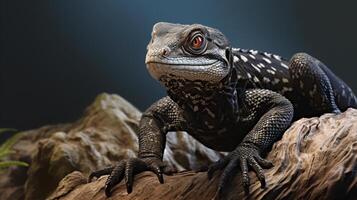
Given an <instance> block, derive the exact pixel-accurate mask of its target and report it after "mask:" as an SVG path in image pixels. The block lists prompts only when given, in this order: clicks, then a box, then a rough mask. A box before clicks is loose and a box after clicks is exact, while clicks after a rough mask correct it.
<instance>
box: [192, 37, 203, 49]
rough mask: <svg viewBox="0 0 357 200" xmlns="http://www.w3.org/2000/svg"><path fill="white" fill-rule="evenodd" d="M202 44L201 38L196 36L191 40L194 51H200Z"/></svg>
mask: <svg viewBox="0 0 357 200" xmlns="http://www.w3.org/2000/svg"><path fill="white" fill-rule="evenodd" d="M202 44H203V37H202V36H199V35H198V36H196V37H195V38H193V40H192V48H194V49H200V48H201V47H202Z"/></svg>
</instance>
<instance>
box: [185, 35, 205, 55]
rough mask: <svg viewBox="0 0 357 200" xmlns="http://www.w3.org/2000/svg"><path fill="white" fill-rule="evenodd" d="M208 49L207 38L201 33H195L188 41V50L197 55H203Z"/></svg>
mask: <svg viewBox="0 0 357 200" xmlns="http://www.w3.org/2000/svg"><path fill="white" fill-rule="evenodd" d="M206 47H207V42H206V38H205V37H204V35H203V34H202V33H201V32H198V31H196V32H193V34H191V37H190V38H189V40H188V43H187V47H186V49H187V50H188V51H189V52H190V53H192V54H195V55H199V54H202V53H203V52H204V51H205V50H206Z"/></svg>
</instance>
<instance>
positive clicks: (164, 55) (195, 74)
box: [145, 22, 232, 84]
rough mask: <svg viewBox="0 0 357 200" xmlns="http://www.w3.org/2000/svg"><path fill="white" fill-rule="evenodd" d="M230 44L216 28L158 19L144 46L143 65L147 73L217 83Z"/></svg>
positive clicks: (223, 72) (224, 68) (225, 69)
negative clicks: (144, 58) (172, 22)
mask: <svg viewBox="0 0 357 200" xmlns="http://www.w3.org/2000/svg"><path fill="white" fill-rule="evenodd" d="M231 58H232V55H231V48H230V45H229V42H228V40H227V39H226V37H225V36H224V35H223V34H222V33H221V32H220V31H218V30H217V29H214V28H210V27H207V26H203V25H200V24H192V25H182V24H171V23H165V22H159V23H157V24H155V25H154V27H153V31H152V35H151V41H150V43H149V44H148V46H147V54H146V60H145V62H146V65H147V69H148V71H149V72H150V74H151V76H153V77H154V78H155V79H157V80H159V81H160V79H161V78H162V77H165V76H170V77H173V78H175V77H177V78H178V79H184V80H189V81H204V82H210V83H213V84H215V83H218V82H220V81H221V80H222V79H224V77H226V76H227V75H228V73H229V70H230V67H231V63H232V62H231Z"/></svg>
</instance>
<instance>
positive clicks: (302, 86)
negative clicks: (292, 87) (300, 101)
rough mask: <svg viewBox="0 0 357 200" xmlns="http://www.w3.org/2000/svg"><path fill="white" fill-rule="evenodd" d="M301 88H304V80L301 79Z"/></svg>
mask: <svg viewBox="0 0 357 200" xmlns="http://www.w3.org/2000/svg"><path fill="white" fill-rule="evenodd" d="M300 88H301V89H303V88H304V82H302V80H300Z"/></svg>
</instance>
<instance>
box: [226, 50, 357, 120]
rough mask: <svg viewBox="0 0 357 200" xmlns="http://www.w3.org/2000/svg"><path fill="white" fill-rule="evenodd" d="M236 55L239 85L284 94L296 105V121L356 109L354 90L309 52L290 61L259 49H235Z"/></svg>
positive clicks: (298, 54) (299, 54) (300, 54)
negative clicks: (351, 108) (350, 108)
mask: <svg viewBox="0 0 357 200" xmlns="http://www.w3.org/2000/svg"><path fill="white" fill-rule="evenodd" d="M233 54H234V57H235V59H234V60H235V62H234V65H235V67H236V68H237V70H238V71H239V73H238V77H239V80H238V81H239V86H246V87H247V88H265V89H269V90H273V91H275V92H278V93H280V94H282V95H284V96H285V97H286V98H287V99H289V100H290V101H291V102H292V103H293V105H294V108H295V112H296V113H295V118H296V119H298V118H301V117H310V116H316V115H321V114H323V113H327V112H334V113H339V112H340V111H344V110H346V109H347V108H349V107H357V98H356V96H355V95H354V93H353V92H352V90H351V88H350V87H349V86H348V85H347V84H346V83H345V82H343V81H342V80H341V79H340V78H338V77H337V76H336V75H335V74H334V73H333V72H331V70H330V69H328V67H327V66H326V65H324V64H323V63H322V62H321V61H319V60H317V59H316V58H313V57H312V56H310V55H308V54H306V53H297V54H295V55H294V56H293V57H292V58H291V59H290V61H289V60H287V59H285V58H282V57H281V56H278V55H275V54H271V53H266V52H258V51H256V50H246V49H235V48H233ZM242 56H243V58H244V59H242ZM253 56H254V57H253Z"/></svg>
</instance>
